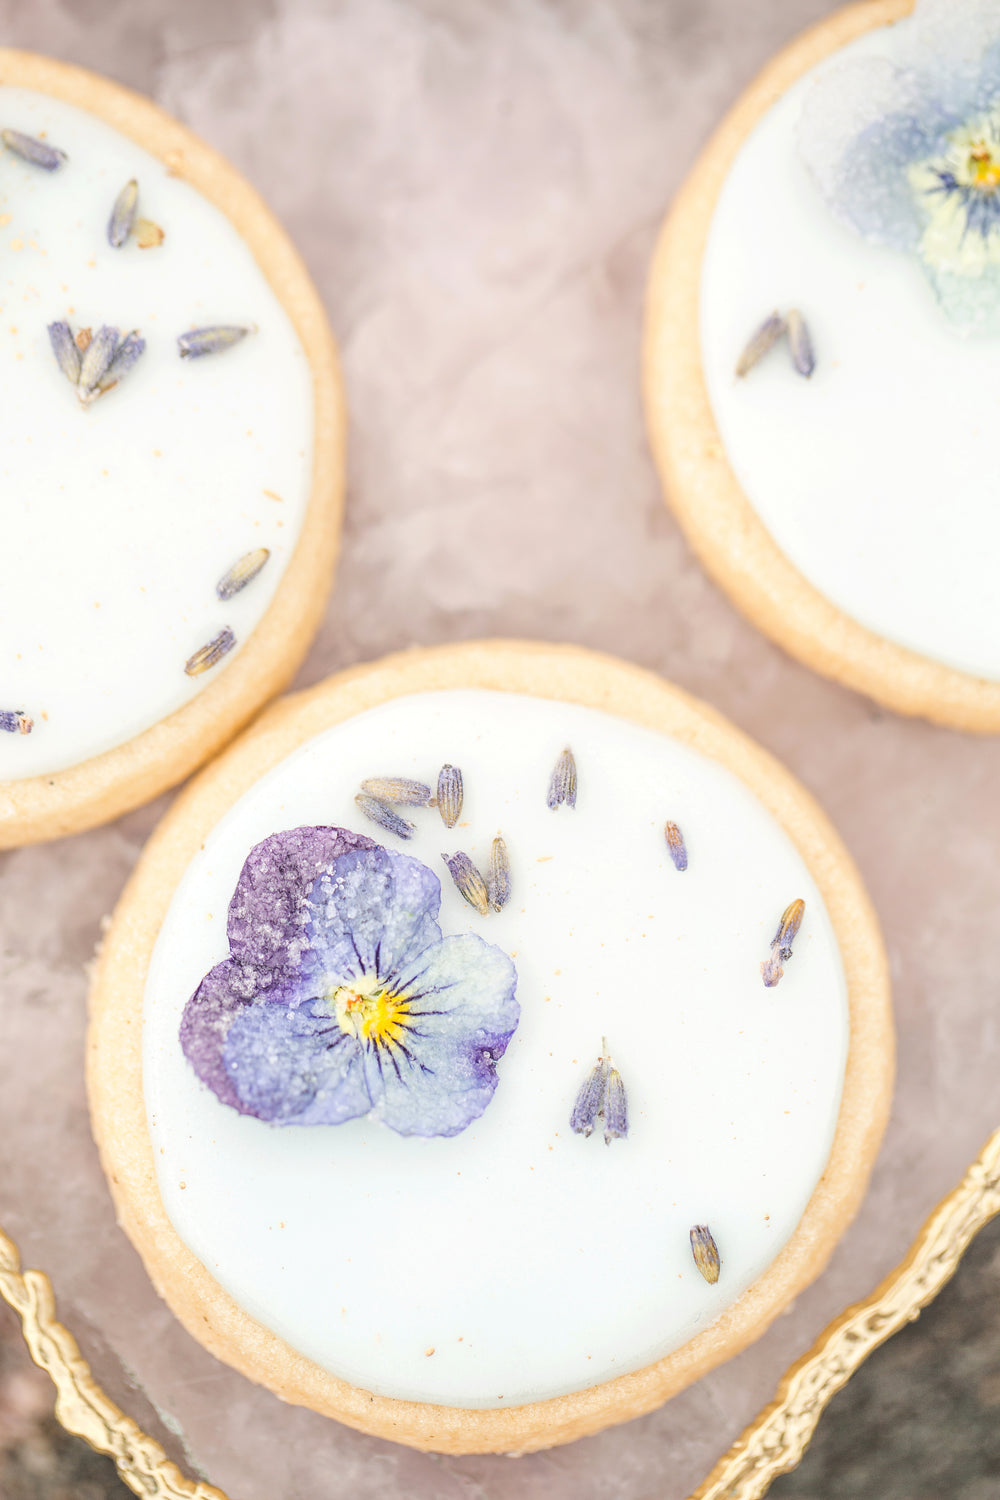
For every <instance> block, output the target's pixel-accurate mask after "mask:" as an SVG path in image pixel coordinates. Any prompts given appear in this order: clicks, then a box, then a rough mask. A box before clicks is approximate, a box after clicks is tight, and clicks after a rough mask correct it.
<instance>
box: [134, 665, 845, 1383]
mask: <svg viewBox="0 0 1000 1500" xmlns="http://www.w3.org/2000/svg"><path fill="white" fill-rule="evenodd" d="M567 743H568V744H570V745H571V746H572V748H573V751H574V754H575V757H576V760H577V764H578V768H579V796H578V802H577V806H576V808H575V809H569V808H566V807H563V808H561V809H559V810H558V811H556V812H550V811H549V810H548V808H547V807H546V805H545V793H546V787H547V782H548V777H549V773H550V771H551V769H552V766H553V765H554V763H555V760H556V758H557V756H558V755H559V753H560V751H561V750H562V748H563V746H564V745H565V744H567ZM445 761H450V762H452V763H454V764H457V765H459V766H460V767H461V769H462V771H463V773H464V778H465V788H466V795H465V806H464V809H463V813H462V817H461V820H460V822H459V825H458V826H457V827H456V828H455V829H454V830H451V831H449V830H447V829H446V828H445V827H444V825H443V823H442V822H441V819H440V817H439V815H438V813H437V812H436V810H434V809H419V810H416V811H414V812H413V813H411V814H409V815H410V816H411V817H412V819H413V821H415V822H416V823H417V825H418V831H417V834H416V836H415V837H414V838H413V839H412V840H411V841H410V842H408V843H407V844H405V845H404V844H402V843H400V842H399V841H397V840H395V839H392V838H391V837H390V836H388V835H385V836H383V835H380V834H379V831H378V830H377V829H375V828H374V827H373V825H371V824H368V823H366V822H365V821H364V820H363V819H361V818H360V817H359V815H358V812H357V809H356V807H355V804H354V794H355V792H356V791H357V788H358V784H359V782H360V780H361V779H362V778H363V777H366V776H371V775H380V774H393V775H404V776H412V777H416V778H418V779H422V780H424V781H429V782H431V783H433V782H434V780H435V779H436V775H437V770H438V768H439V767H440V765H441V764H442V763H443V762H445ZM668 818H669V819H671V820H672V821H675V822H676V823H678V824H679V826H680V828H681V829H682V831H683V833H684V836H685V840H686V844H687V849H688V854H689V865H688V869H687V870H686V871H684V872H683V873H681V872H678V871H677V870H676V869H675V868H674V865H673V862H672V860H671V858H670V854H669V851H668V849H667V846H666V842H665V840H664V835H663V825H664V822H665V820H666V819H668ZM309 823H312V824H315V823H333V824H340V825H341V826H345V827H349V828H354V829H356V830H358V831H360V832H365V833H368V834H370V835H372V836H374V837H376V838H383V839H384V841H385V842H386V843H387V844H391V846H392V847H393V848H399V849H405V850H406V852H407V853H410V854H413V855H415V856H416V857H417V858H418V859H420V860H422V861H424V862H425V863H426V864H427V865H428V867H429V868H430V869H432V870H433V871H434V872H435V873H436V874H437V875H438V876H439V878H441V882H442V897H443V899H442V909H441V917H440V923H441V927H442V930H443V931H444V933H446V934H448V933H457V932H462V931H475V932H478V933H480V934H481V935H482V936H484V937H485V938H487V940H488V941H490V942H492V943H495V944H497V945H499V946H500V947H502V948H504V949H505V950H506V951H508V952H509V953H511V954H512V955H513V957H514V962H515V964H516V966H517V970H518V977H519V983H518V997H519V1000H520V1004H521V1021H520V1025H519V1027H518V1029H517V1031H516V1032H515V1034H514V1037H513V1040H512V1042H511V1044H510V1047H509V1048H508V1051H507V1053H506V1055H505V1056H504V1058H503V1059H502V1060H501V1062H500V1064H499V1076H500V1083H499V1088H498V1090H497V1093H496V1095H495V1097H494V1099H493V1101H492V1103H491V1104H490V1105H489V1107H488V1108H487V1110H486V1113H485V1114H484V1115H483V1116H482V1118H481V1119H480V1120H478V1121H477V1122H475V1123H474V1124H472V1125H471V1126H470V1127H469V1128H468V1129H467V1130H465V1131H464V1132H463V1133H462V1134H461V1135H458V1136H455V1137H454V1138H451V1139H435V1138H431V1139H422V1138H416V1137H409V1138H407V1137H402V1136H399V1135H396V1134H394V1133H393V1132H392V1131H391V1130H389V1129H388V1128H387V1127H386V1126H384V1125H380V1124H376V1123H373V1122H371V1121H368V1120H365V1119H360V1120H355V1121H352V1122H349V1123H348V1124H345V1125H341V1126H336V1127H313V1128H297V1127H285V1128H275V1127H271V1126H268V1125H265V1124H263V1123H261V1122H260V1121H258V1120H255V1119H251V1118H248V1117H245V1116H239V1115H237V1114H236V1113H235V1112H233V1111H232V1110H230V1109H227V1108H226V1107H225V1106H223V1105H222V1104H220V1103H219V1102H218V1101H217V1100H216V1098H215V1096H214V1095H213V1094H211V1093H210V1092H209V1091H208V1090H207V1089H206V1088H204V1087H203V1086H202V1085H201V1084H200V1083H199V1082H198V1081H197V1079H196V1078H195V1076H194V1074H193V1072H192V1071H191V1070H190V1068H189V1067H188V1065H187V1063H186V1061H185V1059H184V1057H183V1055H182V1053H181V1049H180V1046H179V1043H178V1040H177V1028H178V1023H179V1020H180V1014H181V1011H182V1009H183V1007H184V1004H185V1002H186V1000H187V998H188V996H189V995H190V994H191V993H192V991H193V990H194V989H195V987H196V986H197V984H198V982H199V980H200V979H201V977H202V975H203V974H204V973H205V972H206V970H207V969H208V968H210V967H211V966H212V965H213V964H215V963H216V962H218V961H219V960H220V959H222V958H223V957H225V956H226V953H227V943H226V936H225V920H226V909H227V905H228V901H229V898H230V896H231V894H232V892H233V889H234V886H235V883H236V878H237V875H238V873H239V870H240V868H241V866H242V863H243V861H244V859H245V858H246V855H247V853H248V852H249V850H250V848H251V847H252V846H253V845H254V844H255V843H257V842H258V841H259V840H261V839H262V838H264V837H266V836H267V835H268V834H270V833H272V832H275V831H276V830H278V829H281V828H290V827H295V826H298V825H300V824H309ZM498 829H500V830H501V831H502V832H503V834H504V837H505V838H506V840H507V843H508V846H509V849H510V857H511V865H512V877H513V895H512V898H511V901H510V903H509V905H508V906H507V907H506V908H505V909H504V911H503V912H502V913H500V914H499V915H497V914H491V915H490V916H488V917H487V918H483V917H480V916H479V915H478V914H477V913H476V912H474V911H473V910H472V909H471V908H470V907H469V906H468V905H466V904H465V903H464V902H463V901H462V899H461V897H460V896H459V894H458V893H457V891H456V890H455V889H454V887H453V886H452V885H451V883H450V880H449V877H448V872H447V870H446V869H445V866H444V864H443V863H442V860H441V854H442V852H445V853H449V854H451V853H453V852H455V850H457V849H463V850H465V851H466V852H467V853H468V854H470V855H471V856H472V858H473V859H474V860H475V861H476V863H477V864H478V865H479V867H480V868H483V869H485V867H486V864H487V860H488V856H489V847H490V842H491V840H492V838H493V836H494V834H495V833H496V832H497V830H498ZM796 897H803V898H804V899H805V902H806V915H805V920H804V922H803V925H802V929H801V931H800V933H799V935H798V937H797V939H796V944H795V951H794V957H793V959H792V960H791V961H790V963H789V964H788V967H787V969H786V972H785V976H784V978H783V979H782V981H781V983H780V984H779V985H778V986H777V987H776V988H775V989H772V990H767V989H765V988H764V986H763V984H762V981H761V976H760V962H761V960H762V959H763V958H766V957H767V955H768V951H769V944H770V941H771V939H772V937H773V936H774V931H775V928H776V925H777V921H778V918H779V917H780V915H781V912H782V910H783V908H784V907H785V906H786V905H787V904H788V902H789V901H791V900H793V899H795V898H796ZM602 1036H606V1037H607V1039H608V1044H609V1047H610V1050H611V1052H612V1054H613V1056H614V1059H615V1062H616V1064H617V1066H618V1067H619V1068H620V1070H621V1073H622V1077H623V1079H624V1081H625V1085H626V1088H627V1090H628V1096H629V1105H630V1114H631V1124H630V1131H629V1135H628V1138H627V1139H626V1140H623V1141H615V1142H612V1144H611V1145H610V1146H608V1147H606V1146H605V1144H604V1142H603V1140H602V1139H601V1138H600V1136H599V1135H597V1134H595V1135H593V1136H591V1137H590V1138H583V1137H582V1136H577V1135H574V1134H573V1133H572V1132H571V1131H570V1129H569V1115H570V1111H571V1109H572V1106H573V1100H574V1098H575V1095H576V1092H577V1090H578V1088H579V1086H580V1084H581V1082H582V1081H583V1079H584V1077H585V1075H586V1073H587V1071H588V1070H589V1068H590V1067H591V1065H592V1063H593V1062H594V1060H595V1058H596V1055H597V1053H598V1051H599V1050H600V1047H601V1038H602ZM847 1038H848V1024H847V1003H846V993H845V985H844V979H843V973H842V968H841V963H840V957H839V953H838V951H837V947H836V943H835V940H834V937H833V934H832V930H831V928H830V924H829V921H828V918H827V916H826V913H825V910H824V909H823V906H822V903H821V901H820V898H819V896H818V893H817V891H816V888H815V885H814V882H813V881H812V879H811V878H810V876H809V874H808V871H807V870H806V868H805V866H804V864H803V862H802V860H801V858H800V856H799V855H798V853H797V852H796V851H795V849H794V848H793V846H792V845H791V843H790V841H789V839H788V838H787V836H786V834H785V833H784V831H783V830H782V829H781V828H780V826H779V825H778V824H777V823H776V822H775V821H774V819H773V818H772V817H771V815H770V814H769V813H767V812H766V811H765V810H764V808H763V807H762V806H761V805H760V804H759V803H758V802H757V800H756V799H755V798H754V797H753V796H752V795H751V793H750V792H749V791H748V790H747V789H746V788H745V787H744V786H743V784H742V783H741V782H739V781H738V780H737V779H736V778H735V777H733V776H732V775H731V774H730V773H729V772H727V771H724V770H723V769H721V768H720V767H718V766H717V765H715V764H714V763H712V762H710V761H708V760H707V759H705V758H704V757H702V756H700V755H699V754H697V753H696V752H694V751H692V750H691V749H689V748H687V747H686V746H683V745H681V744H679V743H677V742H675V741H673V740H671V739H668V738H666V737H664V736H662V735H659V734H656V733H654V732H652V731H650V730H646V729H643V728H641V727H639V726H636V725H633V724H631V723H629V722H626V721H624V720H620V719H617V718H613V717H611V716H609V715H605V714H602V713H598V712H596V711H594V710H591V709H585V708H581V707H577V706H572V705H568V704H563V703H558V702H553V701H546V700H538V699H532V698H524V697H516V696H513V695H509V694H501V693H491V692H479V691H476V692H473V691H462V692H458V691H452V692H437V693H429V694H421V695H415V696H413V697H409V698H402V699H397V700H395V701H393V702H391V703H389V704H386V705H384V706H382V707H380V708H378V709H374V710H371V711H369V712H367V713H364V714H361V715H359V716H357V717H356V718H354V719H351V720H348V721H346V722H345V723H343V724H340V725H338V726H335V727H334V728H332V729H330V730H328V731H327V732H325V733H324V734H322V735H319V736H317V737H316V738H314V739H313V740H310V741H309V742H307V743H306V744H305V745H303V746H302V747H301V748H300V749H299V750H298V751H296V752H295V753H294V754H293V755H291V756H289V757H288V758H287V759H286V760H284V761H282V762H281V763H280V764H279V765H278V766H276V767H275V768H274V769H273V770H271V771H270V772H269V773H268V774H267V775H266V776H264V777H263V778H262V779H261V780H260V781H259V782H258V783H257V785H256V786H255V787H254V788H253V789H252V791H251V792H249V793H247V794H246V795H245V796H244V797H243V798H242V799H241V800H240V801H238V802H237V803H236V804H235V805H234V807H233V808H232V809H231V810H230V812H229V813H228V814H227V815H226V816H225V818H223V819H222V821H221V822H220V823H219V824H218V825H217V826H216V828H215V829H214V831H213V832H212V834H211V835H210V837H209V838H208V839H207V841H206V844H205V847H204V849H203V851H202V852H201V853H200V854H199V856H198V857H197V858H196V859H195V860H194V861H193V862H192V864H191V866H190V867H189V869H188V872H187V874H186V876H185V877H184V879H183V881H182V882H181V884H180V886H179V887H178V890H177V892H176V894H175V896H174V899H173V902H172V904H171V907H170V910H169V912H168V915H167V918H166V920H165V922H164V925H163V928H162V931H161V935H160V938H159V940H158V943H157V946H156V950H155V953H154V956H153V961H152V965H151V968H150V972H149V978H148V982H147V986H146V992H145V1000H144V1033H143V1056H144V1088H145V1096H146V1105H147V1113H148V1121H149V1128H150V1135H151V1140H152V1147H153V1157H154V1161H155V1162H156V1165H157V1173H158V1181H159V1188H160V1193H161V1196H162V1198H163V1202H164V1205H165V1207H166V1210H167V1213H168V1215H169V1217H170V1219H171V1221H172V1222H173V1224H174V1226H175V1228H176V1229H177V1231H178V1233H179V1234H180V1236H181V1238H182V1239H183V1240H184V1241H185V1243H186V1244H187V1245H188V1246H189V1247H190V1248H191V1249H192V1251H193V1252H194V1253H195V1254H196V1255H197V1256H198V1258H199V1259H200V1260H201V1261H202V1263H203V1264H204V1265H205V1266H206V1267H207V1269H208V1270H209V1271H210V1272H211V1274H212V1275H213V1276H214V1277H215V1278H216V1279H217V1280H218V1281H219V1283H220V1284H221V1285H222V1286H223V1287H224V1288H225V1289H226V1290H227V1291H228V1292H229V1293H230V1294H231V1295H232V1296H233V1297H234V1298H235V1299H236V1301H237V1302H238V1303H239V1304H240V1305H241V1306H243V1307H244V1308H245V1309H246V1310H247V1311H248V1312H249V1313H250V1314H251V1315H252V1316H253V1317H254V1318H256V1319H257V1320H258V1321H260V1322H261V1323H263V1324H264V1325H265V1326H266V1327H268V1328H270V1329H272V1330H273V1331H274V1332H276V1333H277V1334H279V1335H280V1336H281V1337H282V1338H284V1339H285V1340H286V1341H287V1342H288V1343H290V1344H291V1345H292V1346H293V1347H294V1348H296V1349H298V1350H300V1351H301V1352H302V1353H303V1354H305V1355H306V1356H307V1357H309V1358H310V1359H312V1360H313V1361H314V1362H316V1363H317V1364H319V1365H321V1366H323V1367H324V1368H326V1369H329V1370H330V1371H332V1372H333V1373H334V1374H336V1375H338V1376H340V1377H342V1378H344V1379H346V1380H348V1381H350V1382H352V1383H353V1384H355V1385H359V1386H362V1387H365V1388H367V1389H370V1390H372V1391H376V1392H378V1393H380V1394H385V1395H390V1396H397V1397H402V1398H406V1399H412V1400H422V1401H428V1402H436V1403H442V1404H448V1405H455V1406H467V1407H488V1406H500V1405H517V1404H519V1403H521V1402H524V1401H527V1400H532V1399H539V1398H544V1397H547V1396H551V1395H556V1394H559V1393H562V1392H567V1391H571V1390H575V1389H580V1388H583V1387H586V1386H589V1385H592V1384H596V1383H598V1382H600V1381H602V1380H606V1379H608V1378H610V1377H613V1376H615V1375H618V1374H623V1373H625V1372H626V1371H628V1370H632V1369H636V1368H639V1367H641V1366H643V1365H645V1364H648V1363H649V1362H650V1361H652V1360H654V1359H656V1358H657V1357H659V1356H661V1355H663V1354H665V1353H667V1352H669V1351H670V1350H671V1349H673V1348H675V1347H677V1346H678V1345H679V1344H681V1343H683V1342H684V1341H686V1340H687V1339H688V1338H690V1337H691V1336H692V1335H693V1334H694V1333H696V1332H697V1331H699V1330H700V1329H702V1328H703V1327H705V1326H706V1324H708V1323H709V1322H710V1321H711V1320H712V1319H713V1318H714V1317H716V1316H717V1315H718V1314H719V1313H720V1312H721V1311H722V1310H723V1309H724V1308H725V1307H726V1306H727V1305H729V1304H730V1303H731V1302H732V1301H733V1300H734V1299H735V1298H737V1297H738V1296H739V1294H740V1293H741V1292H742V1291H743V1290H744V1289H745V1288H746V1287H747V1286H748V1285H749V1284H750V1283H751V1282H752V1281H753V1280H754V1279H755V1278H756V1277H757V1276H759V1275H760V1274H761V1272H762V1271H763V1270H764V1269H765V1268H766V1266H767V1265H768V1264H769V1263H770V1262H771V1261H772V1259H773V1258H774V1256H775V1255H776V1253H777V1252H778V1251H779V1250H780V1248H781V1247H782V1245H784V1244H785V1243H786V1241H787V1240H788V1238H789V1236H790V1235H791V1233H792V1232H793V1230H794V1228H795V1226H796V1224H797V1222H798V1220H799V1218H800V1216H801V1214H802V1211H803V1209H804V1208H805V1205H806V1203H807V1201H808V1199H809V1197H810V1195H811V1193H812V1190H813V1188H814V1187H815V1184H816V1182H817V1180H818V1178H819V1176H820V1175H821V1173H822V1170H823V1167H824V1164H825V1161H826V1158H827V1155H828V1152H829V1148H830V1144H831V1140H832V1136H833V1131H834V1127H835V1123H836V1117H837V1109H838V1104H839V1099H840V1092H841V1085H842V1079H843V1071H844V1065H845V1060H846V1050H847ZM695 1223H707V1224H709V1225H710V1226H711V1228H712V1230H713V1233H714V1234H715V1237H716V1240H717V1242H718V1245H719V1248H720V1251H721V1254H722V1259H723V1271H722V1276H721V1278H720V1280H719V1282H718V1284H717V1285H716V1286H714V1287H712V1286H709V1285H707V1284H706V1283H705V1282H704V1281H703V1280H702V1278H701V1277H700V1275H699V1274H698V1272H697V1271H696V1269H695V1267H694V1265H693V1263H692V1260H691V1255H690V1250H689V1247H688V1231H689V1229H690V1227H691V1226H692V1225H693V1224H695Z"/></svg>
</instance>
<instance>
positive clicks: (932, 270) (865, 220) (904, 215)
mask: <svg viewBox="0 0 1000 1500" xmlns="http://www.w3.org/2000/svg"><path fill="white" fill-rule="evenodd" d="M884 52H885V55H879V56H863V57H857V58H854V59H848V60H844V61H840V62H836V61H834V62H832V63H831V64H830V65H829V66H828V67H827V68H825V69H824V71H823V73H822V74H821V75H820V76H819V77H818V78H817V79H816V81H815V82H814V83H813V85H812V86H811V88H810V90H809V93H808V94H807V96H806V100H805V104H804V107H803V113H802V121H801V126H800V148H801V152H802V156H803V158H804V160H805V162H806V165H807V166H808V168H809V170H810V171H811V173H812V176H813V178H814V180H815V181H816V183H817V186H818V187H819V189H820V191H821V192H822V193H823V196H824V197H825V198H826V200H827V202H828V203H829V205H830V207H831V208H832V209H833V211H834V212H835V213H836V214H837V215H838V217H840V218H841V219H843V220H845V221H846V222H847V223H848V224H850V225H851V226H852V227H853V228H854V229H856V230H858V232H859V233H860V234H862V235H864V236H865V238H866V239H869V240H872V241H875V242H876V243H878V244H884V245H890V246H893V247H894V248H896V249H898V250H904V251H908V252H909V253H911V254H913V255H915V256H916V257H917V259H918V260H919V262H920V265H921V267H922V269H923V270H924V272H925V274H926V275H927V277H928V279H929V281H930V283H931V286H932V288H933V290H934V292H935V294H936V296H937V298H938V300H939V302H940V304H941V307H942V309H943V311H944V312H945V314H946V315H947V316H948V318H949V319H951V321H952V322H954V323H955V324H956V325H957V326H958V327H959V328H961V329H963V330H975V331H978V332H987V333H996V332H1000V0H962V3H961V4H958V3H955V0H921V3H918V5H917V7H916V9H915V11H914V13H913V15H912V16H911V17H910V18H909V19H907V20H906V21H903V22H900V23H899V24H898V25H897V26H895V27H893V28H892V29H891V30H889V31H888V32H887V33H886V38H885V43H884Z"/></svg>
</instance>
